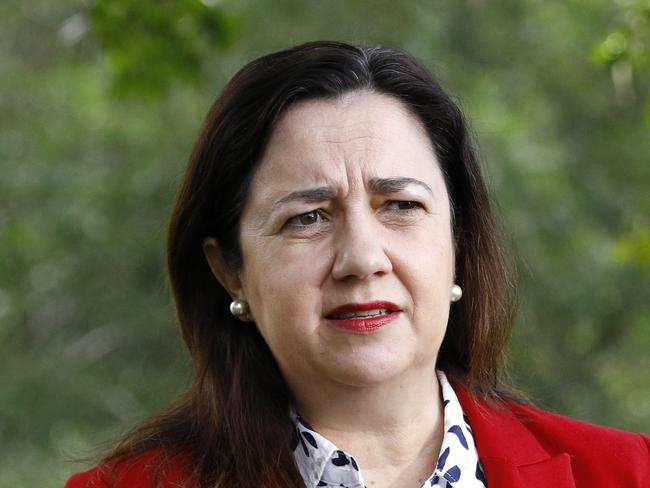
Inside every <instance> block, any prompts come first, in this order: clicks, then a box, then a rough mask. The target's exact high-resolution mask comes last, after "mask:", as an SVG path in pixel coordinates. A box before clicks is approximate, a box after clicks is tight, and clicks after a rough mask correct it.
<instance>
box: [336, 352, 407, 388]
mask: <svg viewBox="0 0 650 488" xmlns="http://www.w3.org/2000/svg"><path fill="white" fill-rule="evenodd" d="M410 356H411V357H412V354H411V355H410ZM406 357H408V356H406V355H405V356H402V357H390V355H387V354H383V355H381V356H379V357H376V356H375V357H373V355H371V354H357V355H355V357H354V358H350V357H347V358H344V359H342V360H340V361H337V362H335V363H334V364H332V363H330V365H329V367H328V375H329V377H330V378H331V379H332V380H333V381H335V382H337V383H341V384H345V385H348V386H353V387H358V388H362V387H371V386H379V385H381V384H382V383H389V382H391V381H395V380H398V379H401V378H402V377H403V376H404V375H405V374H408V371H409V369H410V367H411V366H412V365H410V364H409V363H407V362H406V361H404V359H405V358H406Z"/></svg>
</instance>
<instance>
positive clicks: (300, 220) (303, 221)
mask: <svg viewBox="0 0 650 488" xmlns="http://www.w3.org/2000/svg"><path fill="white" fill-rule="evenodd" d="M322 220H323V216H322V214H321V212H320V210H312V211H311V212H305V213H303V214H300V215H296V216H295V217H291V218H290V219H289V220H287V222H286V223H285V225H289V226H294V227H308V226H310V225H314V224H318V223H319V222H322Z"/></svg>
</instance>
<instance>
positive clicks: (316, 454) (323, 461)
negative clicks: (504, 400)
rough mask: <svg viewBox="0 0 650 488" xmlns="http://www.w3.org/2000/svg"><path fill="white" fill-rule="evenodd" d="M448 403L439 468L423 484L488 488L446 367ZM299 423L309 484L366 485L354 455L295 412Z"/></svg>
mask: <svg viewBox="0 0 650 488" xmlns="http://www.w3.org/2000/svg"><path fill="white" fill-rule="evenodd" d="M438 379H439V381H440V387H441V389H442V399H443V403H444V425H445V427H444V428H445V432H444V436H443V438H442V446H441V447H440V455H439V457H438V463H437V466H436V469H435V470H434V471H433V473H431V475H430V476H429V477H428V478H427V480H426V481H425V482H424V484H423V485H422V487H421V488H487V480H486V478H485V474H484V471H483V466H482V465H481V460H480V459H479V456H478V451H477V449H476V444H475V443H474V436H473V434H472V428H471V426H470V425H469V421H468V419H467V416H466V415H465V414H464V413H463V409H462V407H461V405H460V402H459V401H458V397H456V393H454V390H453V388H452V387H451V385H450V384H449V381H448V380H447V377H446V376H445V374H444V373H443V372H442V371H438ZM291 415H292V417H293V420H294V423H295V425H296V433H295V437H294V457H295V460H296V464H297V465H298V469H299V471H300V474H301V475H302V477H303V479H304V480H305V486H306V487H307V488H315V487H318V486H329V487H338V488H365V484H364V482H363V475H362V473H361V470H360V469H359V465H358V464H357V462H356V461H355V459H354V458H353V457H352V456H351V455H350V454H347V453H345V452H343V451H341V450H339V449H338V448H337V447H336V446H335V445H334V444H333V443H331V442H330V441H328V440H327V439H326V438H325V437H323V436H322V435H320V434H319V433H318V432H316V431H314V429H312V428H311V426H310V425H309V424H308V423H307V422H305V421H304V420H303V419H302V418H300V416H299V415H296V414H295V412H292V414H291Z"/></svg>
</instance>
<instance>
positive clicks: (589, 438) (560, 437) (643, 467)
mask: <svg viewBox="0 0 650 488" xmlns="http://www.w3.org/2000/svg"><path fill="white" fill-rule="evenodd" d="M510 409H511V411H512V412H513V414H514V415H515V417H516V418H517V419H518V420H519V422H521V424H522V425H523V426H524V427H525V429H526V430H527V431H528V432H529V433H530V434H532V436H533V437H534V438H535V440H536V441H537V443H539V445H540V446H541V447H542V448H543V449H544V450H545V451H546V452H547V453H548V455H549V456H560V455H564V454H566V455H568V456H569V459H570V462H571V470H572V472H573V475H574V477H575V480H576V483H577V486H588V485H590V484H591V485H592V486H593V484H596V485H598V486H604V484H609V486H611V485H612V484H615V483H620V484H621V485H620V486H646V483H647V482H648V481H649V480H650V437H648V436H647V435H645V434H637V433H632V432H625V431H622V430H618V429H614V428H610V427H604V426H600V425H594V424H591V423H588V422H583V421H580V420H576V419H573V418H569V417H565V416H563V415H558V414H556V413H552V412H548V411H545V410H541V409H539V408H535V407H531V406H527V405H521V404H511V405H510ZM578 481H580V483H578ZM603 483H604V484H603Z"/></svg>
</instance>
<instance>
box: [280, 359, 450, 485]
mask: <svg viewBox="0 0 650 488" xmlns="http://www.w3.org/2000/svg"><path fill="white" fill-rule="evenodd" d="M296 386H297V388H296ZM292 391H293V393H294V397H295V402H296V407H297V410H298V412H299V413H300V415H301V416H302V417H303V418H305V420H307V421H308V422H309V423H310V424H311V425H312V427H313V428H314V429H315V430H316V431H318V432H319V433H320V434H321V435H323V436H325V437H326V438H328V439H329V440H330V441H331V442H333V443H334V444H335V445H336V446H337V447H339V449H342V450H344V451H346V452H347V453H349V454H351V455H352V456H354V457H355V459H356V460H357V461H358V463H359V464H360V466H361V468H362V471H363V473H364V477H365V478H366V481H367V482H368V481H370V479H371V477H372V473H376V475H377V478H378V479H388V478H387V477H386V476H387V475H388V473H387V472H386V470H388V469H392V470H393V471H394V472H393V473H392V474H391V475H390V476H389V478H392V479H393V480H396V479H399V478H400V473H411V474H413V473H419V474H418V475H417V476H418V477H420V476H422V477H424V476H427V475H428V474H430V473H431V472H432V471H433V469H434V467H435V463H436V461H437V458H438V453H439V450H440V445H441V443H442V437H443V430H444V421H443V408H442V398H441V393H440V386H439V383H438V378H437V376H436V374H435V369H434V368H433V367H430V368H427V369H426V370H423V371H419V372H416V373H411V374H409V375H407V377H403V376H401V377H399V378H396V379H395V380H393V381H387V382H382V383H381V384H378V385H366V386H362V387H359V386H349V385H340V384H328V385H323V383H322V382H320V383H316V382H311V383H309V384H305V385H292ZM402 476H403V474H402ZM402 481H405V480H402ZM379 484H381V483H379ZM398 484H399V483H398ZM377 485H378V484H375V486H377ZM393 486H397V485H393ZM399 486H409V484H399ZM418 486H419V485H418Z"/></svg>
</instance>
